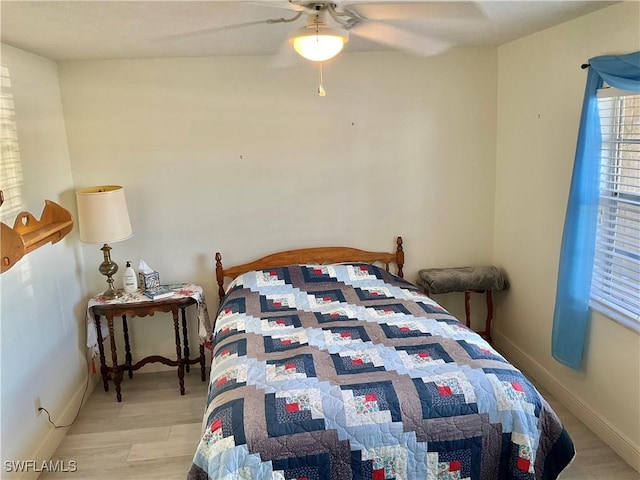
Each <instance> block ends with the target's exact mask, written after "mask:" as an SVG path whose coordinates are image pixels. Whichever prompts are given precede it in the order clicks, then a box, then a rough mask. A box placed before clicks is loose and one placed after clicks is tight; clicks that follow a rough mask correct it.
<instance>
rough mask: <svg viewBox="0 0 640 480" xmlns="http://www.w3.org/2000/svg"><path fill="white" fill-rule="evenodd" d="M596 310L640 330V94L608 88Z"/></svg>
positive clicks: (603, 97)
mask: <svg viewBox="0 0 640 480" xmlns="http://www.w3.org/2000/svg"><path fill="white" fill-rule="evenodd" d="M598 97H599V98H598V108H599V111H600V124H601V129H602V159H601V171H600V203H599V217H598V229H597V234H596V253H595V260H594V268H593V278H592V286H591V307H592V308H594V309H596V310H599V311H601V312H603V313H604V314H606V315H608V316H610V317H612V318H614V319H615V320H617V321H619V322H621V323H623V324H624V325H626V326H628V327H630V328H632V329H633V330H636V331H640V94H631V93H625V92H621V91H615V89H603V91H602V94H600V95H598Z"/></svg>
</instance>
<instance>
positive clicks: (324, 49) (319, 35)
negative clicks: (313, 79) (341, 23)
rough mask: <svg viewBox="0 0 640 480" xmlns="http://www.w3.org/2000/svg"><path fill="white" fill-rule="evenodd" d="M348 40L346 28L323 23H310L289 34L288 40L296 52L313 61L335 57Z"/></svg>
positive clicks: (322, 60)
mask: <svg viewBox="0 0 640 480" xmlns="http://www.w3.org/2000/svg"><path fill="white" fill-rule="evenodd" d="M347 41H349V33H348V32H347V31H346V30H340V29H337V28H331V27H329V26H327V25H325V24H324V23H316V24H310V25H307V26H306V27H303V28H299V29H298V30H295V31H293V32H292V33H291V35H289V42H291V43H292V44H293V48H294V49H295V51H296V52H298V54H299V55H300V56H302V57H304V58H306V59H307V60H311V61H313V62H324V61H325V60H329V59H330V58H333V57H335V56H336V55H337V54H338V53H340V51H341V50H342V47H343V46H344V44H345V42H347Z"/></svg>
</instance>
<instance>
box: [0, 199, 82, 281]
mask: <svg viewBox="0 0 640 480" xmlns="http://www.w3.org/2000/svg"><path fill="white" fill-rule="evenodd" d="M44 202H45V205H44V210H43V212H42V216H41V217H40V220H37V219H36V218H35V217H34V216H33V215H31V214H30V213H29V212H21V213H19V214H18V216H17V217H16V220H15V223H14V224H13V228H11V227H9V226H8V225H6V224H5V223H0V226H1V227H2V230H1V231H0V241H1V242H2V243H1V245H2V253H1V254H0V257H1V258H0V273H4V272H6V271H7V270H9V269H10V268H11V267H13V266H14V265H15V264H16V262H17V261H18V260H20V259H21V258H22V257H24V256H25V255H26V254H27V253H29V252H33V251H34V250H35V249H37V248H39V247H41V246H42V245H44V244H46V243H49V242H51V243H56V242H59V241H60V240H62V239H63V238H64V237H65V236H66V235H67V234H68V233H69V232H70V231H71V229H72V228H73V217H72V216H71V214H70V213H69V212H68V211H67V210H65V209H64V208H62V207H61V206H60V205H58V204H57V203H55V202H52V201H51V200H45V201H44Z"/></svg>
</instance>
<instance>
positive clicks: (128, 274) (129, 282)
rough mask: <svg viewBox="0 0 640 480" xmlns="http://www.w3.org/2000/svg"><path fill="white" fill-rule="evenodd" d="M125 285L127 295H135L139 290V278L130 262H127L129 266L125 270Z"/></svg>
mask: <svg viewBox="0 0 640 480" xmlns="http://www.w3.org/2000/svg"><path fill="white" fill-rule="evenodd" d="M123 283H124V291H125V292H127V293H133V292H135V291H136V290H138V276H137V275H136V272H135V271H134V270H133V267H132V266H131V262H130V261H128V262H127V266H126V268H125V269H124V276H123Z"/></svg>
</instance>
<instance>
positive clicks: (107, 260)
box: [98, 243, 122, 298]
mask: <svg viewBox="0 0 640 480" xmlns="http://www.w3.org/2000/svg"><path fill="white" fill-rule="evenodd" d="M100 250H102V253H103V254H104V261H103V262H102V263H101V264H100V267H98V271H99V272H100V273H101V274H103V275H105V276H106V277H107V284H108V285H109V287H108V288H107V289H106V290H105V291H104V293H103V294H102V296H103V297H105V298H119V297H121V296H122V292H119V291H117V290H116V289H115V288H113V275H114V274H115V273H116V272H117V271H118V265H117V264H116V263H115V262H113V261H111V247H110V246H109V245H107V244H106V243H105V244H104V245H103V247H102V248H101V249H100Z"/></svg>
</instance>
